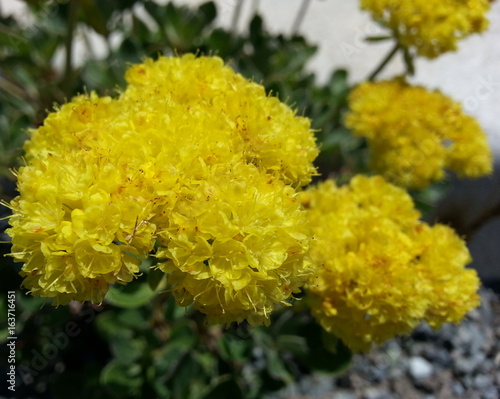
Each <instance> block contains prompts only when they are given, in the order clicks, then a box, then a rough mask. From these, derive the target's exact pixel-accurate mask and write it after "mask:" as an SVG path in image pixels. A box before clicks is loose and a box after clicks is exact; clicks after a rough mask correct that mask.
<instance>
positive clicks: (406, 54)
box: [403, 47, 415, 76]
mask: <svg viewBox="0 0 500 399" xmlns="http://www.w3.org/2000/svg"><path fill="white" fill-rule="evenodd" d="M403 60H404V63H405V65H406V73H407V74H408V75H410V76H413V75H415V63H414V61H413V55H412V54H411V52H410V50H409V49H408V48H407V47H404V48H403Z"/></svg>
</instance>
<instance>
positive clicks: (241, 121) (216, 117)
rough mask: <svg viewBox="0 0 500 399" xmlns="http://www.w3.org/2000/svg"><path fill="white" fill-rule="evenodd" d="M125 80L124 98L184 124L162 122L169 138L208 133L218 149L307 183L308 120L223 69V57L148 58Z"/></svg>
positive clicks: (310, 155)
mask: <svg viewBox="0 0 500 399" xmlns="http://www.w3.org/2000/svg"><path fill="white" fill-rule="evenodd" d="M125 77H126V79H127V82H128V87H127V89H126V90H125V93H124V94H123V99H124V100H129V101H132V102H141V103H143V105H142V107H143V108H145V109H147V110H148V111H149V112H155V110H157V109H158V107H163V109H164V110H165V112H164V113H163V114H165V113H167V114H168V115H169V119H170V121H171V122H172V121H174V119H173V118H172V113H173V114H174V115H175V116H176V117H177V118H181V120H184V119H186V120H187V121H189V124H181V123H179V122H177V119H175V123H171V122H169V121H165V125H166V126H165V127H166V129H167V130H168V131H169V134H177V135H178V136H179V137H180V139H182V138H184V137H186V135H187V134H186V133H188V132H187V130H189V134H190V135H192V137H193V138H196V139H198V137H200V138H204V137H205V136H207V135H208V136H209V137H210V140H211V141H212V142H216V143H217V146H219V147H220V146H222V145H227V146H229V147H230V151H231V152H232V153H233V154H235V155H237V156H238V157H239V158H243V160H244V161H245V162H247V163H253V164H255V165H257V166H258V167H259V168H260V169H262V170H264V171H268V172H271V171H272V172H275V173H278V174H279V175H280V176H281V178H282V179H283V180H284V181H285V182H286V183H289V184H292V185H296V186H303V185H306V184H308V183H309V182H310V181H311V176H312V175H313V174H315V172H316V170H315V168H314V166H313V164H312V162H313V161H314V159H315V158H316V156H317V155H318V148H317V146H316V145H315V139H314V135H313V134H311V129H310V121H309V119H307V118H304V117H298V116H296V115H295V111H293V110H292V109H290V108H289V107H288V106H287V105H285V104H283V103H281V102H280V101H279V100H278V99H277V98H276V97H271V96H268V95H266V93H265V90H264V88H263V87H262V86H261V85H259V84H257V83H254V82H249V81H248V80H247V79H245V78H244V77H243V76H241V75H239V74H237V73H235V72H234V71H233V70H232V69H231V68H230V67H229V66H226V65H224V63H223V61H222V59H220V58H218V57H198V58H196V57H195V56H194V55H192V54H188V55H185V56H183V57H179V58H166V57H160V58H159V59H158V60H157V61H153V60H151V59H147V60H146V61H145V62H144V63H143V64H138V65H134V66H132V67H131V68H130V69H129V70H128V71H127V73H126V75H125ZM171 107H174V110H171V109H170V108H171ZM167 110H168V112H167ZM194 126H195V127H194ZM170 130H173V132H172V131H170ZM186 139H187V140H190V139H191V138H186ZM185 147H186V148H189V147H188V146H187V145H185ZM214 157H219V158H220V157H221V155H218V154H215V155H214Z"/></svg>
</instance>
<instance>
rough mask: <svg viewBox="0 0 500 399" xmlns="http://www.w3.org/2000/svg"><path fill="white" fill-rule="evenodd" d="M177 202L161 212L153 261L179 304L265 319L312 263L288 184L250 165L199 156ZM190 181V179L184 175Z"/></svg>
mask: <svg viewBox="0 0 500 399" xmlns="http://www.w3.org/2000/svg"><path fill="white" fill-rule="evenodd" d="M194 173H196V174H197V175H198V180H197V183H196V184H185V185H183V187H182V188H181V189H180V191H179V199H178V200H177V202H176V204H175V207H174V208H173V209H171V210H169V211H167V213H169V217H168V218H165V217H160V219H159V220H158V226H159V230H160V233H159V242H160V244H162V245H163V248H160V250H159V251H158V253H157V257H158V258H160V259H164V258H166V259H169V261H167V262H162V263H159V264H158V267H159V268H160V269H161V270H163V271H165V272H167V273H169V277H168V281H169V282H170V284H172V292H173V293H174V295H175V297H176V299H177V302H178V303H179V304H180V305H183V306H187V305H190V304H192V303H194V306H195V307H196V308H197V309H199V310H201V311H202V312H204V313H206V314H207V315H208V318H209V321H210V322H212V323H230V322H232V321H238V322H240V321H242V320H244V319H247V320H248V321H249V322H250V323H251V324H263V323H265V324H268V322H269V319H268V318H269V315H270V313H271V311H272V310H273V309H274V308H275V307H276V305H277V304H284V305H286V302H285V301H286V300H287V299H289V298H290V297H291V295H292V293H297V292H298V291H299V288H300V287H301V286H302V285H304V283H305V281H306V280H307V278H308V277H309V276H310V274H311V273H312V271H313V268H312V265H311V262H310V261H309V260H308V257H307V256H306V252H307V250H308V244H309V238H310V233H309V230H308V227H307V223H306V215H305V212H304V210H303V209H302V207H301V205H300V201H299V200H298V198H297V194H296V193H295V191H294V190H293V189H292V188H291V187H290V186H287V185H285V184H284V183H283V182H282V181H280V180H279V179H276V178H275V177H273V176H272V175H269V174H263V173H261V172H259V170H258V169H257V168H256V167H255V166H254V165H248V164H241V163H240V164H237V165H234V166H233V167H232V168H231V170H227V168H219V167H215V168H214V167H209V166H207V165H205V164H200V165H199V166H198V170H196V171H194ZM188 182H189V179H188Z"/></svg>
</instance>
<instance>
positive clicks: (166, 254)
mask: <svg viewBox="0 0 500 399" xmlns="http://www.w3.org/2000/svg"><path fill="white" fill-rule="evenodd" d="M126 78H127V81H128V83H129V85H128V87H127V88H126V89H125V90H124V91H123V92H122V93H121V94H120V96H119V97H118V98H116V99H112V98H110V97H99V96H98V95H97V94H95V93H91V94H88V95H80V96H77V97H75V98H74V99H73V100H72V101H71V102H69V103H67V104H64V105H62V106H61V107H59V108H58V109H57V110H56V112H53V113H51V114H50V115H49V116H48V117H47V118H46V120H45V122H44V124H43V126H41V127H39V128H38V129H34V130H33V131H32V132H31V139H30V140H29V141H28V142H27V143H26V146H25V148H26V161H27V165H26V166H25V167H23V168H21V169H20V170H19V171H18V187H19V193H20V195H19V196H18V197H17V198H16V199H14V200H13V201H12V203H11V204H10V207H11V208H12V209H13V213H14V215H13V216H12V218H11V219H10V223H11V225H12V228H11V229H9V231H8V233H9V234H10V235H11V236H12V242H13V249H12V254H11V255H12V256H13V257H14V259H15V260H17V261H21V262H24V265H23V268H22V272H21V274H22V275H23V276H25V280H24V283H23V284H24V285H25V286H26V287H27V288H28V289H30V291H31V293H32V294H33V295H36V296H44V297H50V298H54V303H55V304H63V303H67V302H68V301H69V300H72V299H76V300H92V301H94V302H100V301H102V299H103V297H104V295H105V294H106V292H107V290H108V288H109V285H110V284H124V283H127V282H129V281H131V280H132V279H133V278H134V276H135V275H136V274H137V273H138V271H139V264H140V262H141V259H144V258H147V257H148V256H150V255H151V254H152V253H153V249H154V247H155V242H156V241H157V240H158V242H159V246H160V249H159V251H158V253H157V254H156V255H157V256H158V258H159V259H160V261H161V262H160V263H159V266H158V267H160V268H161V269H162V270H164V271H165V272H168V273H169V276H168V282H169V284H170V285H171V286H172V287H173V292H174V295H175V296H176V298H177V300H178V301H179V303H181V304H182V305H186V304H188V302H189V303H191V302H193V303H194V305H195V306H196V307H197V308H198V309H200V310H201V311H203V312H205V313H206V314H207V315H208V316H209V318H210V320H211V321H213V322H225V323H230V322H231V321H242V320H244V319H248V320H249V321H250V322H251V323H252V324H261V323H267V322H268V317H269V313H270V312H271V311H272V310H273V309H274V308H275V307H276V306H277V305H278V304H285V303H286V301H287V300H288V299H289V298H290V297H291V295H292V293H294V292H297V290H298V289H299V287H300V286H301V285H303V284H304V282H305V280H306V279H307V278H308V276H309V274H310V273H311V270H312V267H311V264H310V262H309V260H308V258H307V256H306V252H307V249H308V245H309V238H310V237H309V235H308V230H307V227H304V226H305V221H304V220H305V219H304V218H305V214H304V211H303V210H302V209H301V205H300V203H299V202H298V200H297V198H296V191H295V190H296V188H297V187H299V186H301V185H304V184H307V183H308V182H309V181H310V179H311V176H312V175H313V174H314V173H315V168H314V166H313V164H312V161H313V159H314V158H315V156H316V155H317V153H318V148H317V146H316V144H315V139H314V135H313V133H312V131H311V129H310V122H309V120H308V119H306V118H303V117H298V116H296V115H295V113H294V112H293V111H292V110H291V109H290V108H289V107H288V106H286V105H284V104H282V103H280V102H279V100H278V99H276V98H274V97H270V96H267V95H266V94H265V92H264V89H263V88H262V87H261V86H259V85H257V84H256V83H253V82H249V81H247V80H245V79H244V78H243V77H241V76H240V75H238V74H236V73H235V72H234V71H232V70H231V69H230V68H229V67H227V66H224V64H223V63H222V61H221V60H220V59H219V58H215V57H200V58H196V57H194V56H193V55H186V56H183V57H174V58H165V57H160V59H159V60H158V61H156V62H155V61H152V60H146V61H145V63H144V64H140V65H136V66H132V67H131V68H130V69H129V71H128V72H127V74H126Z"/></svg>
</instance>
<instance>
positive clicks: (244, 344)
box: [217, 332, 252, 363]
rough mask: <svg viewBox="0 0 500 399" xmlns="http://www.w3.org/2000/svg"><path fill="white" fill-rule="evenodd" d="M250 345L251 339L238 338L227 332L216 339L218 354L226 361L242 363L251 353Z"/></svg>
mask: <svg viewBox="0 0 500 399" xmlns="http://www.w3.org/2000/svg"><path fill="white" fill-rule="evenodd" d="M251 346H252V341H251V340H249V339H241V338H238V337H236V336H235V335H233V334H231V333H228V332H226V333H225V334H224V335H223V336H222V337H221V338H219V339H218V340H217V349H218V351H219V355H220V356H221V358H222V359H224V360H225V361H227V362H238V363H244V362H245V361H246V360H248V357H249V355H250V353H251V350H252V347H251Z"/></svg>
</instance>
